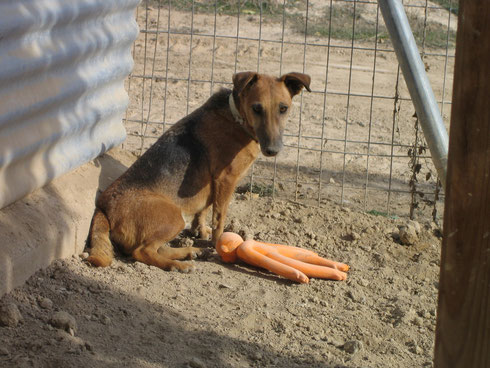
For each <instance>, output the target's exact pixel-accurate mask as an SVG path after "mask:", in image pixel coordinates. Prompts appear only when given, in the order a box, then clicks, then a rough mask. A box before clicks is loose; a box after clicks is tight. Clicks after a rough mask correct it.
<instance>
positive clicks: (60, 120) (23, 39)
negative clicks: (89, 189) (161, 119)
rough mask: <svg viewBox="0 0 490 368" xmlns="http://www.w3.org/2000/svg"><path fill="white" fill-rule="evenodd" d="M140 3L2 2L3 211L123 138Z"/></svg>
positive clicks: (80, 0) (0, 135) (107, 0)
mask: <svg viewBox="0 0 490 368" xmlns="http://www.w3.org/2000/svg"><path fill="white" fill-rule="evenodd" d="M138 3H139V0H76V1H75V0H74V1H64V0H30V1H28V0H22V1H20V0H19V1H4V2H1V3H0V208H1V207H4V206H6V205H8V204H9V203H11V202H13V201H14V200H16V199H18V198H20V197H22V196H24V195H25V194H27V193H29V192H30V191H32V190H34V189H36V188H38V187H41V186H42V185H44V184H46V183H47V182H48V181H50V180H51V179H53V178H55V177H56V176H59V175H61V174H63V173H65V172H67V171H69V170H71V169H73V168H75V167H77V166H79V165H81V164H83V163H85V162H87V161H89V160H91V159H93V158H94V157H96V156H98V155H99V154H100V153H102V152H104V151H106V150H107V149H109V148H111V147H113V146H114V145H117V144H120V143H121V142H122V141H123V140H124V139H125V137H126V133H125V129H124V126H123V124H122V117H123V115H124V112H125V110H126V107H127V105H128V95H127V93H126V91H125V90H124V79H125V78H126V77H127V75H128V74H129V73H130V71H131V69H132V67H133V59H132V56H131V52H130V51H131V44H132V43H133V41H134V40H135V38H136V37H137V34H138V26H137V24H136V22H135V17H134V13H135V8H136V6H137V5H138Z"/></svg>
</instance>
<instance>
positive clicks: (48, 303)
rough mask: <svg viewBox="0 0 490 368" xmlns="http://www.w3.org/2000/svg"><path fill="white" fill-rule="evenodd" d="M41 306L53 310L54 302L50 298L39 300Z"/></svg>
mask: <svg viewBox="0 0 490 368" xmlns="http://www.w3.org/2000/svg"><path fill="white" fill-rule="evenodd" d="M39 306H40V307H41V308H43V309H51V308H53V301H52V300H51V299H49V298H43V297H41V298H40V299H39Z"/></svg>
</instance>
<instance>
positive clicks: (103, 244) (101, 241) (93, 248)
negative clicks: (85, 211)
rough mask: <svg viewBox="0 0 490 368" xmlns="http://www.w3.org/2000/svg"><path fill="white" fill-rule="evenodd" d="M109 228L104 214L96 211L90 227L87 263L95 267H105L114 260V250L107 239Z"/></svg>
mask: <svg viewBox="0 0 490 368" xmlns="http://www.w3.org/2000/svg"><path fill="white" fill-rule="evenodd" d="M110 229H111V227H110V225H109V220H108V219H107V217H106V216H105V214H104V213H103V212H102V211H101V210H100V209H98V208H97V209H96V210H95V213H94V217H93V218H92V224H91V225H90V256H89V257H88V258H87V261H88V262H90V263H92V264H93V265H94V266H97V267H107V266H109V265H110V264H111V263H112V260H113V259H114V248H113V247H112V243H111V240H110V238H109V231H110Z"/></svg>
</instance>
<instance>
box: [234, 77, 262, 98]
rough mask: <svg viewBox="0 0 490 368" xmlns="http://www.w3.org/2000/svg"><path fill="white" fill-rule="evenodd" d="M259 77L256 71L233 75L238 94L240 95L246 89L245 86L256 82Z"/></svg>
mask: <svg viewBox="0 0 490 368" xmlns="http://www.w3.org/2000/svg"><path fill="white" fill-rule="evenodd" d="M258 77H259V75H258V74H257V73H254V72H241V73H236V74H235V75H234V76H233V89H234V90H235V91H236V94H237V95H239V94H240V93H242V92H243V91H244V90H245V88H247V87H249V86H251V85H252V84H254V83H255V82H256V81H257V79H258Z"/></svg>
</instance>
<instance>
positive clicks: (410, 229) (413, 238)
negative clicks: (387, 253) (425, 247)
mask: <svg viewBox="0 0 490 368" xmlns="http://www.w3.org/2000/svg"><path fill="white" fill-rule="evenodd" d="M398 234H399V236H400V243H402V244H403V245H413V244H415V243H416V242H417V241H418V240H419V237H418V235H417V231H416V230H415V227H414V226H411V225H406V226H404V225H402V226H400V228H399V232H398Z"/></svg>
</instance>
